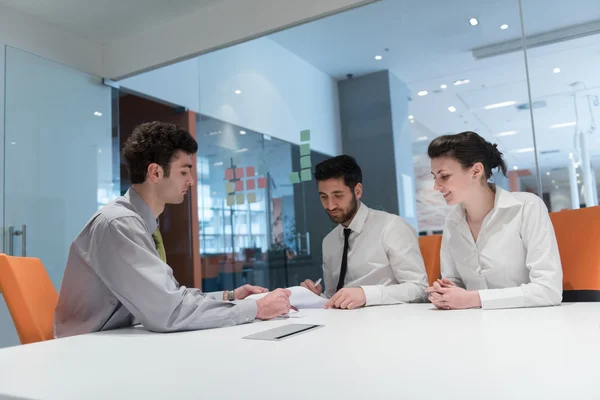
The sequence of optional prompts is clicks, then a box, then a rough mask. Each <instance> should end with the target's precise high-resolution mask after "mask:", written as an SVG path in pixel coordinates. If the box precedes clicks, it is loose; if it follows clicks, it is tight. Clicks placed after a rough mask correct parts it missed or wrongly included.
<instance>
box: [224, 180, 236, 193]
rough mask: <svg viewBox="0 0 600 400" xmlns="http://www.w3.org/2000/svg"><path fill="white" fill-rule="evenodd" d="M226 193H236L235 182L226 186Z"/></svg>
mask: <svg viewBox="0 0 600 400" xmlns="http://www.w3.org/2000/svg"><path fill="white" fill-rule="evenodd" d="M225 192H226V193H233V192H235V184H234V183H233V182H227V183H226V184H225Z"/></svg>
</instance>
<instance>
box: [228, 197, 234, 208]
mask: <svg viewBox="0 0 600 400" xmlns="http://www.w3.org/2000/svg"><path fill="white" fill-rule="evenodd" d="M234 204H235V196H227V205H228V206H232V205H234Z"/></svg>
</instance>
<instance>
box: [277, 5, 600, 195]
mask: <svg viewBox="0 0 600 400" xmlns="http://www.w3.org/2000/svg"><path fill="white" fill-rule="evenodd" d="M556 3H557V2H552V3H548V2H547V1H545V0H523V17H524V26H525V32H526V34H527V35H531V34H537V33H542V32H547V31H551V30H556V29H559V28H563V27H567V26H571V25H576V24H581V23H584V22H589V21H594V20H600V5H599V3H598V0H572V1H569V2H558V3H560V4H556ZM542 15H543V17H542ZM471 17H476V18H478V19H479V21H480V24H479V25H478V26H476V27H472V26H470V25H469V24H468V20H469V18H471ZM502 24H508V25H509V28H508V29H506V30H501V29H500V25H502ZM520 35H521V28H520V16H519V9H518V3H517V2H516V1H514V2H510V3H509V4H507V2H498V1H494V0H461V1H459V2H448V1H446V0H429V1H427V7H425V6H424V3H423V2H422V1H418V0H402V1H400V0H382V1H380V2H378V3H375V4H372V5H368V6H365V7H362V8H359V9H354V10H351V11H348V12H345V13H342V14H337V15H334V16H332V17H329V18H326V19H323V20H318V21H314V22H311V23H308V24H305V25H302V26H299V27H296V28H293V29H289V30H287V31H283V32H279V33H277V34H274V35H271V38H272V39H274V40H275V41H277V42H278V43H279V44H281V45H282V46H284V47H286V48H287V49H289V50H290V51H292V52H294V53H296V54H297V55H299V56H300V57H302V58H303V59H305V60H306V61H308V62H310V63H311V64H313V65H314V66H316V67H317V68H319V69H321V70H322V71H324V72H325V73H327V74H329V75H330V76H332V77H334V78H336V79H346V78H345V77H346V74H348V73H352V74H354V75H355V76H360V75H363V74H367V73H371V72H376V71H380V70H386V69H388V70H390V71H391V72H392V73H393V74H394V75H396V76H397V77H398V78H400V79H401V80H402V81H404V82H405V83H406V84H407V85H408V87H409V89H410V91H411V93H412V94H411V97H412V101H411V102H410V107H409V112H410V114H412V115H414V117H415V123H414V124H411V128H412V132H413V139H414V140H415V143H414V147H413V152H414V153H415V154H423V153H425V151H426V148H427V144H428V143H429V141H431V139H433V138H434V137H436V136H438V135H441V134H446V133H455V132H460V131H464V130H474V131H476V132H479V133H481V134H482V135H484V136H485V137H486V138H488V140H491V141H493V142H496V143H498V145H499V147H500V148H501V150H503V151H504V152H505V153H506V156H507V159H508V162H509V164H510V167H512V166H514V165H517V166H518V167H519V168H520V169H534V168H535V159H534V153H532V152H529V153H517V152H515V150H518V149H523V148H529V147H533V135H532V127H531V119H530V114H529V111H528V110H525V111H519V110H518V109H517V108H516V107H515V106H512V107H505V108H498V109H494V110H484V109H483V106H485V105H489V104H495V103H500V102H505V101H515V102H517V104H523V103H527V102H528V92H527V81H526V74H525V64H524V57H523V53H522V52H515V53H509V54H506V55H501V56H496V57H492V58H487V59H483V60H475V59H474V57H473V56H472V54H471V49H473V48H477V47H480V46H486V45H491V44H495V43H499V42H504V41H507V40H511V39H520ZM317 42H318V44H319V45H318V46H316V45H315V43H317ZM386 48H387V49H389V51H386V50H385V49H386ZM375 55H382V56H383V60H381V61H376V60H375V59H374V56H375ZM528 56H529V70H530V76H531V91H532V97H533V100H534V101H536V100H544V101H546V103H547V106H546V107H544V108H539V109H535V110H534V122H535V128H536V138H537V145H538V149H539V150H540V151H547V150H559V152H558V153H555V154H551V155H540V165H541V169H542V172H543V173H544V177H545V178H544V179H546V175H545V172H546V171H548V170H553V169H556V168H564V167H565V166H566V162H567V160H568V154H569V153H570V152H572V151H573V148H574V140H573V134H574V129H575V128H573V127H570V128H561V129H550V128H549V126H550V125H553V124H557V123H564V122H571V121H575V120H576V115H575V108H574V106H573V104H574V98H573V93H575V92H574V89H573V87H572V86H571V84H572V83H574V82H582V83H583V85H581V89H579V90H577V94H578V96H579V101H587V99H586V98H585V95H588V94H589V95H593V96H597V95H600V74H599V73H598V70H599V68H600V35H595V36H588V37H583V38H580V39H575V40H570V41H566V42H561V43H558V44H552V45H548V46H543V47H538V48H533V49H529V51H528ZM555 67H559V68H560V69H561V72H560V73H558V74H554V73H553V69H554V68H555ZM465 78H466V79H469V80H470V83H469V84H466V85H462V86H453V85H452V82H454V81H455V80H458V79H465ZM441 84H447V85H448V88H447V89H445V90H440V85H441ZM421 90H427V91H428V92H429V94H428V95H427V96H423V97H419V96H417V92H418V91H421ZM434 91H436V92H437V93H434ZM592 100H594V98H592ZM449 106H454V107H456V109H457V112H455V113H450V112H449V111H448V107H449ZM582 110H584V112H582ZM592 114H594V115H595V117H596V120H597V121H600V106H595V107H594V106H593V107H592ZM579 117H580V129H583V130H585V131H587V130H588V129H589V128H590V126H591V118H590V112H589V111H587V105H586V107H585V108H580V115H579ZM506 131H518V133H517V134H516V135H513V136H505V137H496V136H495V135H496V134H497V133H500V132H506ZM420 137H421V138H422V137H427V140H424V141H420V142H419V141H417V138H420ZM590 144H591V145H592V149H591V150H592V154H593V156H594V159H596V158H600V132H595V133H594V137H593V140H590ZM531 181H532V182H533V180H531ZM550 182H551V181H550V179H548V184H549V183H550ZM545 185H546V183H545Z"/></svg>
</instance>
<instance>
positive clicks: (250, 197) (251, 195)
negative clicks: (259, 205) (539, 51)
mask: <svg viewBox="0 0 600 400" xmlns="http://www.w3.org/2000/svg"><path fill="white" fill-rule="evenodd" d="M252 203H256V193H254V192H252V193H248V204H252Z"/></svg>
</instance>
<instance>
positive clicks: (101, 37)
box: [0, 0, 222, 43]
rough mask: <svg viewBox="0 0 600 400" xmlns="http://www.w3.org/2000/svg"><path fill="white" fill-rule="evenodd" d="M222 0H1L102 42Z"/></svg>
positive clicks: (139, 30)
mask: <svg viewBox="0 0 600 400" xmlns="http://www.w3.org/2000/svg"><path fill="white" fill-rule="evenodd" d="M219 1H222V0H170V1H164V0H101V1H98V0H51V1H48V0H0V3H1V4H4V5H6V6H8V7H11V8H14V9H17V10H20V11H23V12H26V13H28V14H31V15H34V16H36V17H38V18H41V19H44V20H46V21H49V22H52V23H55V24H57V25H59V26H61V27H63V28H65V29H67V30H69V31H71V32H74V33H77V34H79V35H81V36H84V37H86V38H88V39H91V40H96V41H98V42H101V43H107V42H111V41H113V40H115V39H118V38H121V37H126V36H129V35H132V34H134V33H137V32H142V31H144V30H145V29H146V28H147V27H154V26H156V25H160V24H162V23H165V22H167V21H169V20H170V19H173V18H176V17H179V16H182V15H185V14H187V13H191V12H193V11H197V10H199V9H201V8H204V7H209V6H211V5H213V4H216V3H218V2H219Z"/></svg>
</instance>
